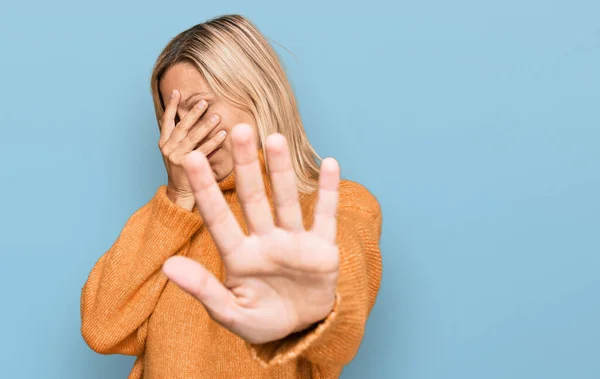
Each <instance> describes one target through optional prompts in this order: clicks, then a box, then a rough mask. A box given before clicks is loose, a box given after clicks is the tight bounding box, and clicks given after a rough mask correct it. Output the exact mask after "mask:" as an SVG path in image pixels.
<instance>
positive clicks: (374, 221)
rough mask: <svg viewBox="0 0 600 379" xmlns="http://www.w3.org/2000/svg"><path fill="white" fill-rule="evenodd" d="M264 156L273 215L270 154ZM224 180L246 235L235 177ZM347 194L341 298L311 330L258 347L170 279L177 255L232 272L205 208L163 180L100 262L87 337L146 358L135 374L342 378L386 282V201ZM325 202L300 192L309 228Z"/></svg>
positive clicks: (106, 349) (90, 294)
mask: <svg viewBox="0 0 600 379" xmlns="http://www.w3.org/2000/svg"><path fill="white" fill-rule="evenodd" d="M259 157H260V163H261V167H262V173H263V181H264V182H265V189H266V192H267V196H268V198H269V201H270V203H271V211H272V214H274V211H273V202H272V196H271V186H270V183H269V177H268V174H267V169H266V166H265V161H264V156H263V154H262V152H261V153H259ZM219 186H220V188H221V190H222V191H223V195H224V196H225V199H226V201H227V203H228V204H229V206H230V208H231V210H232V212H233V214H234V215H235V217H236V219H237V220H238V222H239V223H240V225H241V227H242V229H243V230H244V232H246V233H247V227H246V224H245V221H244V218H243V213H242V208H241V205H240V203H239V201H238V199H237V196H236V193H235V173H232V174H230V175H229V176H228V177H227V178H225V179H224V180H223V181H221V182H220V183H219ZM339 195H340V196H339V206H338V231H337V244H338V247H339V252H340V270H339V278H338V283H337V287H336V302H335V305H334V308H333V310H332V312H331V313H330V314H329V315H328V316H327V317H326V318H325V319H324V320H322V321H321V322H319V323H317V324H316V325H314V326H313V327H312V328H310V329H308V330H304V331H302V332H300V333H295V334H292V335H289V336H287V337H286V338H284V339H281V340H278V341H272V342H269V343H265V344H261V345H252V344H249V343H247V342H245V341H244V340H243V339H241V338H240V337H238V336H237V335H235V334H233V333H231V332H230V331H228V330H227V329H225V328H223V327H222V326H220V325H219V324H217V323H216V322H214V321H213V320H212V319H211V318H210V317H209V316H208V314H207V312H206V310H205V309H204V307H203V306H202V304H201V303H200V302H198V301H197V300H196V299H195V298H193V297H192V296H191V295H189V294H187V293H185V292H184V291H183V290H181V289H180V288H179V287H177V285H175V284H174V283H172V282H171V281H169V280H168V279H167V278H166V277H165V276H164V275H163V274H162V271H161V268H162V265H163V263H164V262H165V261H166V260H167V258H169V257H171V256H174V255H182V256H187V257H189V258H192V259H195V260H197V261H198V262H200V263H202V264H203V265H204V266H205V267H206V268H207V269H208V270H210V271H211V272H212V273H214V274H215V275H216V277H217V278H219V279H220V280H222V281H223V280H224V279H225V270H224V267H223V264H222V262H221V259H220V256H219V252H218V250H217V248H216V246H215V244H214V242H213V241H212V239H211V237H210V234H209V233H208V231H207V230H206V228H205V227H204V225H203V220H202V217H201V216H200V214H199V213H198V211H197V209H196V208H195V207H194V209H193V210H192V211H187V210H185V209H183V208H181V207H179V206H178V205H176V204H174V203H173V202H171V201H170V200H169V199H168V197H167V196H166V186H161V187H159V188H158V190H157V191H156V194H155V195H154V197H153V198H152V199H151V200H150V201H149V202H148V203H147V204H145V205H144V206H143V207H142V208H140V209H139V210H138V211H136V212H135V213H134V214H133V215H132V216H131V217H130V218H129V220H128V221H127V223H126V224H125V227H124V228H123V230H122V231H121V233H120V235H119V237H118V238H117V240H116V242H115V243H114V244H113V246H112V247H111V248H110V249H109V250H108V251H107V252H106V253H105V254H104V255H102V256H101V257H100V259H99V260H98V262H97V263H96V265H95V266H94V267H93V269H92V271H91V273H90V275H89V277H88V280H87V281H86V283H85V285H84V287H83V290H82V295H81V320H82V321H81V332H82V335H83V338H84V339H85V341H86V343H87V344H88V345H89V346H90V348H92V349H93V350H94V351H96V352H98V353H101V354H126V355H134V356H137V359H136V361H135V363H134V365H133V368H132V370H131V373H130V374H129V378H130V379H139V378H145V379H166V378H168V379H175V378H227V379H229V378H247V379H262V378H320V379H325V378H327V379H329V378H337V377H338V376H339V375H340V373H341V370H342V368H343V366H344V365H345V364H347V363H348V362H350V361H351V360H352V358H353V357H354V356H355V354H356V352H357V350H358V347H359V345H360V342H361V340H362V337H363V333H364V327H365V323H366V321H367V317H368V315H369V312H370V311H371V309H372V307H373V305H374V304H375V298H376V296H377V292H378V291H379V285H380V280H381V255H380V251H379V238H380V235H381V211H380V207H379V203H378V202H377V200H376V199H375V197H373V195H372V194H371V193H370V192H369V191H368V190H367V189H366V188H365V187H363V186H361V185H360V184H357V183H355V182H351V181H347V180H343V181H342V182H341V183H340V189H339ZM316 200H317V191H315V192H314V193H312V194H309V195H300V203H301V208H302V214H303V218H304V225H305V227H306V228H310V226H311V224H312V221H313V210H314V206H315V203H316Z"/></svg>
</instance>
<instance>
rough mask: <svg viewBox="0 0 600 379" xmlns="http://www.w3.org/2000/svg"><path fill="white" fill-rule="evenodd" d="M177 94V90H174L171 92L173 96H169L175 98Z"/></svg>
mask: <svg viewBox="0 0 600 379" xmlns="http://www.w3.org/2000/svg"><path fill="white" fill-rule="evenodd" d="M175 94H176V92H175V90H173V92H171V96H170V97H169V99H172V98H174V97H175Z"/></svg>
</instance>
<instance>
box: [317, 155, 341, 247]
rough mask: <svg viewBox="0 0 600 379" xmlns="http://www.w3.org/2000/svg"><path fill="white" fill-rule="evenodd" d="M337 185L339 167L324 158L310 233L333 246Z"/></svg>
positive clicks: (331, 160) (335, 226)
mask: <svg viewBox="0 0 600 379" xmlns="http://www.w3.org/2000/svg"><path fill="white" fill-rule="evenodd" d="M339 185H340V167H339V165H338V163H337V161H336V160H335V159H333V158H325V159H324V160H323V162H322V163H321V172H320V174H319V193H318V199H317V204H316V205H315V220H314V223H313V226H312V231H313V232H314V233H316V234H317V235H319V236H320V237H321V238H323V239H324V240H326V241H329V242H331V243H332V244H335V238H336V228H337V217H336V214H337V203H338V188H339Z"/></svg>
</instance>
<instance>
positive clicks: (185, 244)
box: [81, 188, 201, 354]
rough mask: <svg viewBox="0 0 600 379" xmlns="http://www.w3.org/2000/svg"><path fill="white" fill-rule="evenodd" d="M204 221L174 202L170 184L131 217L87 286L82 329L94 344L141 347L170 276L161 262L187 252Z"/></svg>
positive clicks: (109, 348)
mask: <svg viewBox="0 0 600 379" xmlns="http://www.w3.org/2000/svg"><path fill="white" fill-rule="evenodd" d="M200 223H201V220H200V217H199V216H198V215H197V214H193V213H191V212H188V211H186V210H184V209H182V208H180V207H178V206H177V205H175V204H173V203H171V202H170V200H169V199H168V198H167V197H166V194H165V190H164V188H161V189H159V190H158V191H157V193H156V195H155V197H154V198H153V199H152V200H151V201H150V202H149V203H148V204H146V205H145V206H144V207H142V208H141V209H140V210H139V211H137V212H136V213H135V214H134V215H133V216H132V217H131V218H130V219H129V220H128V221H127V224H126V225H125V227H124V228H123V231H122V232H121V234H120V236H119V238H118V239H117V241H116V242H115V243H114V244H113V246H112V247H111V249H110V250H109V251H107V252H106V253H105V254H104V255H103V256H102V257H101V258H100V260H99V261H98V262H97V264H96V265H95V266H94V268H93V269H92V271H91V273H90V275H89V277H88V280H87V282H86V283H85V285H84V287H83V290H82V296H81V318H82V334H83V337H84V339H85V340H86V342H87V343H88V344H89V345H90V347H92V349H94V350H96V351H99V352H103V353H113V352H119V353H123V354H135V353H136V352H137V351H136V350H137V348H139V346H140V341H143V339H144V335H143V333H142V334H141V335H139V332H140V330H138V329H139V328H141V327H142V326H143V323H144V322H145V320H146V319H147V318H148V316H149V315H150V314H151V313H152V311H153V310H154V307H155V305H156V303H157V301H158V299H159V297H160V294H161V293H162V290H163V288H164V286H165V284H166V281H167V279H166V277H165V276H164V275H162V273H161V267H162V265H163V263H164V262H165V261H166V259H167V258H169V257H170V256H173V255H175V254H181V255H185V254H186V253H187V250H188V249H189V245H190V238H191V235H192V234H193V233H194V231H196V230H197V229H198V228H199V226H200ZM141 332H143V328H142V330H141Z"/></svg>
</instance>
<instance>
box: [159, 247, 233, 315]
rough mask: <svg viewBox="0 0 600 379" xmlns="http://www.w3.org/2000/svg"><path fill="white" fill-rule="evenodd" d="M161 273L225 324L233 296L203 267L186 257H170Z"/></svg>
mask: <svg viewBox="0 0 600 379" xmlns="http://www.w3.org/2000/svg"><path fill="white" fill-rule="evenodd" d="M162 270H163V273H164V274H165V275H166V276H167V277H168V278H169V279H170V280H171V281H172V282H173V283H175V284H177V285H178V286H179V287H180V288H181V289H183V290H184V291H186V292H187V293H189V294H190V295H192V296H194V297H195V298H196V299H198V301H200V302H201V303H202V304H203V305H204V306H205V307H206V309H207V311H208V312H209V314H210V315H211V316H212V317H213V318H215V319H216V320H217V321H222V322H226V319H227V318H228V315H227V312H228V310H229V309H230V308H231V302H232V301H233V300H234V296H233V294H232V293H231V292H230V291H229V290H228V289H227V288H226V287H225V286H224V285H223V284H222V283H221V282H220V281H219V280H218V279H217V278H216V277H215V276H214V275H213V274H212V273H211V272H210V271H208V270H207V269H206V268H205V267H204V266H202V265H201V264H200V263H198V262H196V261H194V260H193V259H190V258H186V257H177V256H176V257H171V258H169V259H167V261H166V262H165V263H164V265H163V268H162Z"/></svg>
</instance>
